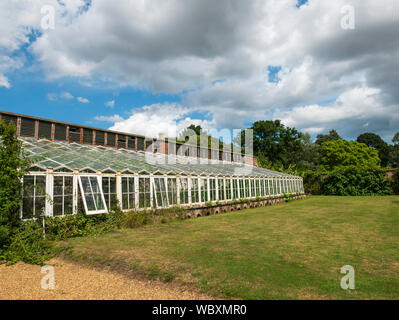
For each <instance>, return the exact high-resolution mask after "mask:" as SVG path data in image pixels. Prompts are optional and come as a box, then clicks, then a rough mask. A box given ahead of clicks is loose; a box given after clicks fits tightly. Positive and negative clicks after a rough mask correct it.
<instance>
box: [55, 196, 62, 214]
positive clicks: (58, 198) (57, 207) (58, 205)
mask: <svg viewBox="0 0 399 320" xmlns="http://www.w3.org/2000/svg"><path fill="white" fill-rule="evenodd" d="M53 215H54V216H62V196H54V207H53Z"/></svg>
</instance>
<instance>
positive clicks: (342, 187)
mask: <svg viewBox="0 0 399 320" xmlns="http://www.w3.org/2000/svg"><path fill="white" fill-rule="evenodd" d="M323 189H324V194H326V195H337V196H368V195H388V194H391V192H392V190H391V186H390V183H389V181H387V180H386V178H385V171H384V170H382V169H374V168H359V167H356V166H350V167H346V168H337V169H335V170H334V171H332V172H330V173H329V174H328V176H327V177H326V179H325V180H324V182H323Z"/></svg>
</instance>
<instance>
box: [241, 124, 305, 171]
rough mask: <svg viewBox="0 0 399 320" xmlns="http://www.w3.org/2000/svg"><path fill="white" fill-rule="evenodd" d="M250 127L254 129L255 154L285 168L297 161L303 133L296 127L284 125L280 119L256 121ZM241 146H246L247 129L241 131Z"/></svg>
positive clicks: (301, 146) (301, 148) (301, 147)
mask: <svg viewBox="0 0 399 320" xmlns="http://www.w3.org/2000/svg"><path fill="white" fill-rule="evenodd" d="M249 129H252V130H253V151H254V155H256V156H258V157H261V158H264V159H265V162H267V161H268V162H270V163H272V164H273V165H274V166H276V165H281V166H283V167H284V168H289V167H290V165H292V164H293V163H296V162H297V160H298V157H299V155H300V153H301V151H302V150H303V145H302V143H301V137H302V135H301V133H300V132H299V131H297V130H296V129H295V128H290V127H286V126H284V125H283V124H282V123H281V121H280V120H275V121H271V120H267V121H256V122H254V123H253V125H252V127H250V128H249ZM237 140H238V139H236V141H237ZM241 146H242V147H245V131H242V132H241Z"/></svg>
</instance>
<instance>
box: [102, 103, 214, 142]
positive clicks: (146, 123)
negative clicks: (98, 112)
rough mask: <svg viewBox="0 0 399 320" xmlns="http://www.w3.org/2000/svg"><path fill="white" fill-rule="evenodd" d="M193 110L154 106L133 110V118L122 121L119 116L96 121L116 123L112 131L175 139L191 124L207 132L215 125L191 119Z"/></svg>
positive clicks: (173, 106) (176, 106) (174, 104)
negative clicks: (160, 135) (161, 135)
mask: <svg viewBox="0 0 399 320" xmlns="http://www.w3.org/2000/svg"><path fill="white" fill-rule="evenodd" d="M190 112H192V110H191V109H189V108H185V107H183V106H181V105H180V104H176V103H164V104H153V105H150V106H144V107H142V108H138V109H133V110H132V111H131V114H132V115H131V116H130V117H129V118H127V119H122V118H120V117H119V115H115V116H113V117H101V116H98V117H96V118H95V120H105V121H112V122H115V123H114V124H113V126H112V127H110V130H116V131H122V132H130V133H136V134H141V135H145V136H148V137H158V136H159V134H163V135H164V136H170V137H174V136H176V135H177V134H178V133H180V132H181V131H182V130H183V129H185V128H187V127H188V126H190V125H191V124H195V125H200V126H201V127H202V128H203V129H205V130H207V129H210V128H212V127H213V126H214V123H212V122H210V121H207V120H198V119H193V118H191V117H190Z"/></svg>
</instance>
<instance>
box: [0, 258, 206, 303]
mask: <svg viewBox="0 0 399 320" xmlns="http://www.w3.org/2000/svg"><path fill="white" fill-rule="evenodd" d="M48 265H51V266H53V267H54V280H55V286H54V290H44V289H42V288H41V280H42V278H43V277H45V276H46V275H45V274H42V273H41V267H40V266H33V265H28V264H24V263H18V264H16V265H13V266H9V267H6V266H5V265H0V299H2V300H3V299H12V300H16V299H28V300H31V299H34V300H40V299H63V300H69V299H78V300H80V299H101V300H113V299H131V300H138V299H139V300H152V299H154V300H155V299H159V300H170V299H179V300H184V299H193V300H202V299H212V297H209V296H207V295H204V294H201V293H198V292H193V291H192V290H190V291H188V290H187V289H185V288H181V287H179V286H177V285H175V284H166V283H162V282H158V281H144V280H138V279H131V278H128V277H126V276H123V275H118V274H116V273H112V272H109V271H102V270H101V271H100V270H96V269H91V268H89V267H86V266H80V265H77V264H74V263H71V262H66V261H63V260H60V259H53V260H51V261H50V262H49V263H48Z"/></svg>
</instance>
